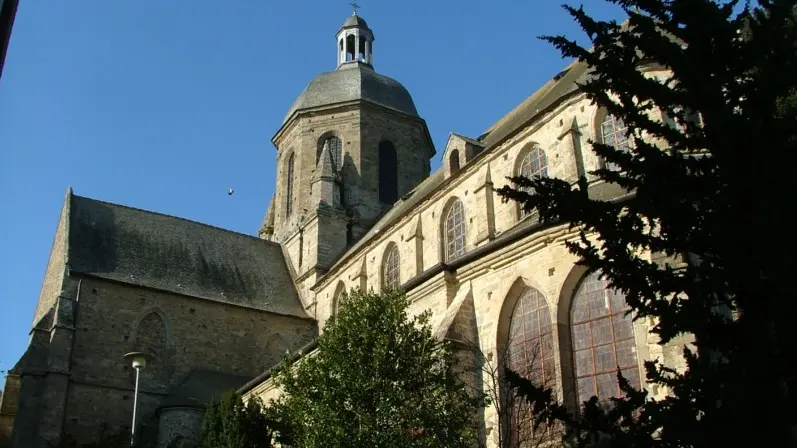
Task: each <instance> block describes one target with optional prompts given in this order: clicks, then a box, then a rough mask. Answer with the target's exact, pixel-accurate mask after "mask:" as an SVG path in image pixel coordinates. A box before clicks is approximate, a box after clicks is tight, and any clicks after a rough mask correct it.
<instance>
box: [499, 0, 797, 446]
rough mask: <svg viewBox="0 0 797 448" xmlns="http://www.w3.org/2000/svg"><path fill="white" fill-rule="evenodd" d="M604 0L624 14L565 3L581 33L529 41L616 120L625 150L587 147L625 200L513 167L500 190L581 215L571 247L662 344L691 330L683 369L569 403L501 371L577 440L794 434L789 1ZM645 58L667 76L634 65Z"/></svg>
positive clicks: (650, 373)
mask: <svg viewBox="0 0 797 448" xmlns="http://www.w3.org/2000/svg"><path fill="white" fill-rule="evenodd" d="M610 2H611V3H614V4H616V5H619V6H620V7H622V8H623V9H624V11H625V13H626V14H627V15H628V19H627V21H625V22H624V23H617V22H614V21H598V20H594V19H592V18H591V17H590V16H589V15H588V14H587V13H586V12H585V11H584V10H583V8H578V9H576V8H572V7H566V9H567V10H568V11H569V12H570V14H571V15H572V16H573V17H574V18H575V20H576V21H577V22H578V23H579V24H580V26H581V28H582V29H583V30H584V31H585V32H586V34H587V35H588V37H589V39H590V41H591V43H592V48H590V49H587V48H584V47H581V46H579V45H578V44H577V43H575V42H574V41H572V40H569V39H567V38H565V37H562V36H557V37H544V38H543V39H545V40H547V41H549V42H551V43H552V44H553V45H554V46H555V47H556V48H558V49H559V50H560V51H561V52H562V54H563V55H565V56H567V57H573V58H577V59H579V60H581V61H583V62H584V63H586V64H587V65H588V66H589V67H590V69H591V71H592V74H593V76H592V77H590V79H589V80H588V81H586V82H585V83H584V84H583V85H582V86H581V89H582V90H583V91H584V92H585V93H586V95H587V96H588V97H589V98H590V99H591V100H592V101H594V102H595V103H597V104H598V105H599V106H600V107H602V108H604V109H605V110H607V111H608V112H609V113H611V114H613V115H614V116H615V117H618V118H620V119H622V121H623V122H624V123H625V124H626V125H627V126H628V136H629V138H630V139H631V140H632V142H633V148H632V149H631V150H630V151H623V150H620V149H618V148H615V147H613V146H609V145H606V144H601V143H598V142H592V147H593V148H594V150H595V152H596V153H597V154H598V156H600V158H602V159H603V160H604V161H606V162H607V163H606V166H607V167H612V169H607V168H604V169H600V170H597V171H596V172H595V173H594V174H595V176H596V177H597V178H598V179H599V180H600V181H605V182H609V183H615V184H618V185H619V186H621V187H623V188H624V189H626V190H627V191H630V192H632V193H633V195H632V196H631V199H628V200H624V201H622V202H617V201H614V202H612V201H599V200H595V199H593V198H591V197H590V196H589V195H588V184H589V182H588V181H587V179H586V178H582V179H580V180H579V182H578V183H577V184H576V185H571V184H569V183H567V182H565V181H562V180H559V179H547V178H539V179H523V178H515V179H513V181H514V182H515V185H516V187H505V188H503V189H501V190H500V192H499V193H500V194H501V195H503V197H504V198H506V199H512V200H516V201H520V203H521V204H522V206H523V208H524V209H525V210H526V211H532V210H538V211H539V214H540V218H541V220H543V221H545V222H562V223H564V222H568V223H571V225H572V226H573V227H574V228H577V229H578V230H579V232H580V235H581V237H580V238H579V239H578V240H576V241H573V242H571V243H569V244H568V248H569V250H570V251H571V252H573V253H574V254H576V255H578V256H579V257H581V259H582V260H583V264H584V265H586V266H588V267H589V268H591V269H596V270H600V271H601V272H602V273H603V275H605V277H606V278H608V280H609V281H610V283H611V285H612V286H613V287H614V288H617V289H619V290H621V291H622V292H623V293H624V294H625V296H626V299H627V301H628V303H629V305H630V306H631V308H632V310H633V313H634V315H635V318H638V319H640V318H642V319H646V320H647V321H650V322H653V327H652V332H653V333H654V334H655V335H657V336H658V337H659V338H660V342H661V343H662V344H668V343H671V342H673V341H674V340H675V338H677V337H679V336H681V335H689V336H690V337H692V338H693V339H694V343H693V344H692V345H691V347H690V348H685V349H684V357H685V361H686V369H685V371H674V370H672V369H670V368H667V367H665V366H663V365H661V364H659V363H656V362H647V363H646V365H645V368H646V376H647V383H648V384H652V385H657V386H659V387H661V388H663V390H666V391H667V392H668V396H667V397H666V398H663V399H654V398H653V397H651V396H649V395H648V394H647V393H646V392H635V391H633V390H632V389H630V388H628V387H627V384H626V383H625V382H623V381H621V385H623V386H624V387H623V389H624V390H625V391H626V396H625V397H623V398H620V399H616V400H613V406H610V410H608V411H606V410H605V407H602V406H599V404H598V403H597V400H595V399H593V400H592V401H591V402H589V403H588V404H587V406H586V407H585V408H582V411H581V412H579V413H576V414H574V413H572V412H570V409H572V408H568V403H565V404H560V403H558V402H557V401H556V400H554V399H553V398H552V396H551V393H550V391H547V390H545V388H542V387H538V386H536V385H534V384H532V383H530V382H528V381H524V380H523V379H522V378H519V377H516V376H512V375H510V380H513V381H514V382H515V384H516V386H517V387H519V388H520V390H522V391H523V393H524V394H526V395H527V396H528V397H530V398H531V399H533V401H534V403H535V411H536V412H535V415H536V416H537V420H538V422H543V421H548V420H562V421H564V422H565V423H566V426H567V427H568V428H570V429H571V430H572V434H571V435H572V436H573V440H574V442H576V443H577V444H580V445H588V444H590V443H594V442H596V441H598V440H601V439H605V440H607V441H609V443H610V444H611V446H639V447H645V446H650V447H654V446H655V447H681V446H690V447H691V446H700V447H702V446H754V445H758V446H795V445H797V439H796V438H795V434H797V408H795V406H794V404H793V403H794V401H795V390H797V381H796V377H795V369H794V368H793V367H791V363H792V360H793V359H794V358H795V355H797V353H796V352H797V350H796V349H797V337H795V336H796V335H795V324H794V316H795V315H797V313H795V311H797V300H795V292H797V291H795V289H796V288H795V282H794V279H793V277H794V273H795V272H797V271H796V269H797V260H796V257H795V255H796V252H797V245H795V243H794V240H793V230H792V227H793V225H792V223H791V222H790V220H789V219H788V218H787V216H789V213H788V212H787V210H789V209H791V206H790V205H788V204H793V199H792V195H793V192H794V191H797V176H795V174H794V169H795V162H797V136H795V133H797V123H796V122H795V118H797V106H796V104H797V89H796V88H795V87H796V86H797V76H795V73H797V50H796V49H797V44H796V42H797V27H795V14H794V11H795V9H794V8H795V1H794V0H771V1H760V2H758V4H757V5H755V7H750V8H747V7H745V8H741V7H740V6H741V5H739V4H737V2H728V1H719V0H713V1H712V0H610ZM740 10H741V12H740ZM742 31H744V32H742ZM656 68H663V69H666V70H668V71H669V73H670V76H669V78H664V79H662V78H656V77H652V76H648V75H647V74H646V73H645V72H646V70H648V69H656ZM695 112H697V113H699V115H700V118H701V119H700V120H695V119H694V118H693V117H694V113H695ZM662 113H664V114H666V116H668V117H671V119H670V120H665V119H663V117H664V116H663V115H662ZM643 137H644V138H643ZM591 182H594V180H591ZM650 254H658V255H663V256H665V257H670V259H677V258H679V257H680V258H681V259H684V258H685V259H687V260H688V261H689V262H688V263H686V265H685V266H683V267H681V268H676V265H677V263H663V262H656V261H654V258H652V257H651V256H650Z"/></svg>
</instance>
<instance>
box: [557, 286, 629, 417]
mask: <svg viewBox="0 0 797 448" xmlns="http://www.w3.org/2000/svg"><path fill="white" fill-rule="evenodd" d="M628 310H629V306H628V304H627V303H626V301H625V295H624V294H622V293H621V292H620V291H618V290H615V289H613V288H611V287H610V286H609V282H608V280H606V279H604V278H602V276H601V273H600V271H592V272H590V273H588V274H587V275H585V276H584V277H582V279H581V281H580V282H579V284H578V286H577V287H576V292H575V294H574V295H573V302H572V304H571V307H570V329H571V339H572V342H573V346H572V349H573V359H574V365H575V376H576V387H577V389H576V390H577V394H578V402H579V403H583V402H584V401H586V400H588V399H589V398H590V397H592V396H593V395H594V396H597V397H598V398H599V399H600V400H608V399H609V398H611V397H617V396H620V395H621V394H622V392H621V391H620V389H619V386H618V384H617V371H618V368H619V370H620V371H621V372H622V373H623V376H624V377H625V378H626V379H627V380H628V381H629V382H630V383H631V385H632V386H635V387H637V388H639V387H640V377H639V365H638V362H637V353H636V342H635V339H634V327H633V322H632V319H631V316H630V315H628V314H627V313H626V312H627V311H628Z"/></svg>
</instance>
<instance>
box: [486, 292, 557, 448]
mask: <svg viewBox="0 0 797 448" xmlns="http://www.w3.org/2000/svg"><path fill="white" fill-rule="evenodd" d="M500 316H501V317H500V320H499V325H498V335H497V336H498V348H499V353H498V355H499V362H500V363H501V364H500V365H502V366H506V367H508V368H509V369H511V370H513V371H515V372H517V373H518V374H520V375H521V376H522V377H524V378H526V379H529V380H531V381H532V382H534V383H535V384H537V385H538V386H544V387H548V388H551V389H553V390H554V391H556V390H557V376H556V370H557V369H556V350H555V345H554V337H555V334H556V331H555V328H554V322H553V314H552V313H551V309H550V307H549V306H548V301H547V299H546V297H545V296H544V295H543V293H542V292H541V291H540V290H539V289H537V288H535V287H534V286H532V285H531V283H530V282H529V281H528V280H526V279H524V278H522V277H521V278H518V279H516V280H515V282H514V283H513V284H512V287H511V288H510V289H509V291H508V292H507V295H506V297H505V298H504V302H503V304H502V307H501V315H500ZM504 393H511V392H509V391H504ZM507 405H508V409H507V410H508V411H509V415H508V416H509V421H508V422H507V423H508V426H507V427H504V428H503V429H502V430H504V431H507V436H508V439H509V440H512V445H513V446H515V445H517V446H526V445H527V444H529V446H531V445H536V444H539V443H543V442H544V441H548V440H552V438H553V432H552V429H551V428H549V427H539V428H537V429H536V430H534V429H533V427H534V425H533V415H532V413H531V409H530V408H529V406H528V403H525V402H523V401H522V400H519V401H518V400H512V399H509V400H508V401H507Z"/></svg>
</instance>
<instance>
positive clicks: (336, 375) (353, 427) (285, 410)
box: [270, 292, 479, 448]
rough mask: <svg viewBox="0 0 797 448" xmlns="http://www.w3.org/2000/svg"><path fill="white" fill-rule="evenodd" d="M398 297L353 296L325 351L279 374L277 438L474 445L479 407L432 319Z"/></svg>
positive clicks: (326, 443) (300, 442) (307, 444)
mask: <svg viewBox="0 0 797 448" xmlns="http://www.w3.org/2000/svg"><path fill="white" fill-rule="evenodd" d="M408 306H409V302H408V301H407V299H406V297H405V296H404V294H402V293H400V292H389V293H384V294H374V293H362V292H354V293H352V294H351V295H349V296H347V297H345V298H344V299H343V302H342V306H341V309H340V312H339V313H338V315H337V316H336V317H335V318H334V319H332V320H330V321H329V322H328V323H327V325H326V326H325V329H324V332H323V334H322V335H321V337H320V338H319V340H318V350H317V351H315V352H313V353H311V354H310V355H308V356H305V357H304V358H302V359H301V360H300V361H298V362H297V363H295V364H293V365H290V364H288V363H287V362H286V363H285V364H284V366H283V368H282V370H281V371H280V372H279V374H278V375H277V376H276V380H277V383H278V384H279V385H280V386H281V387H282V388H283V392H284V395H283V396H282V398H281V399H280V400H279V401H278V402H276V403H274V405H273V406H272V408H271V410H270V412H271V413H272V415H273V416H274V418H275V420H276V421H277V422H278V423H279V424H281V425H282V426H281V428H282V430H281V431H280V435H279V437H278V440H279V441H280V442H283V443H287V444H290V445H291V446H297V447H302V448H312V447H324V448H333V447H344V446H347V447H348V446H363V447H365V446H367V447H376V448H379V447H460V446H468V445H469V444H470V443H472V442H473V436H474V432H475V431H474V429H475V412H476V410H477V409H478V406H479V403H478V401H477V400H475V399H473V398H471V396H470V395H469V394H468V393H467V392H466V388H465V385H464V384H463V383H462V381H460V377H458V376H457V374H456V373H455V372H454V371H453V370H454V369H452V367H453V353H452V351H451V349H450V348H449V346H448V344H447V343H445V342H443V341H440V340H438V339H436V338H435V337H434V336H433V334H432V330H431V327H430V325H429V318H430V313H428V312H426V313H423V314H420V315H418V316H415V317H410V316H409V315H408V313H407V308H408Z"/></svg>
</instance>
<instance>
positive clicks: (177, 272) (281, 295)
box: [66, 190, 308, 318]
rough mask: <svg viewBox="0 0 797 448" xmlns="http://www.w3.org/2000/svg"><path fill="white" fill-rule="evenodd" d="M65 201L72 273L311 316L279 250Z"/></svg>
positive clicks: (153, 216) (180, 222) (223, 233)
mask: <svg viewBox="0 0 797 448" xmlns="http://www.w3.org/2000/svg"><path fill="white" fill-rule="evenodd" d="M70 192H71V190H70ZM67 201H68V204H67V207H68V213H69V215H68V218H67V225H68V227H67V228H68V230H67V232H68V244H67V254H66V258H67V266H68V269H69V271H70V273H78V274H85V275H90V276H94V277H99V278H103V279H107V280H113V281H118V282H123V283H128V284H132V285H137V286H144V287H150V288H155V289H159V290H164V291H168V292H173V293H177V294H183V295H188V296H193V297H197V298H202V299H207V300H212V301H216V302H222V303H228V304H233V305H239V306H245V307H249V308H254V309H258V310H262V311H269V312H274V313H278V314H285V315H291V316H297V317H303V318H307V317H308V316H307V314H306V313H305V311H304V309H303V307H302V304H301V301H300V300H299V295H298V293H297V291H296V287H295V285H294V283H293V280H292V279H291V276H290V273H289V271H288V266H287V264H286V263H285V258H284V256H283V253H282V248H281V247H280V246H279V245H278V244H276V243H272V242H269V241H264V240H261V239H259V238H255V237H253V236H250V235H244V234H240V233H236V232H231V231H229V230H224V229H220V228H218V227H213V226H209V225H206V224H201V223H198V222H194V221H189V220H187V219H182V218H177V217H174V216H167V215H163V214H160V213H155V212H150V211H146V210H140V209H136V208H132V207H126V206H123V205H116V204H111V203H108V202H103V201H98V200H95V199H90V198H85V197H80V196H75V195H72V194H68V196H67Z"/></svg>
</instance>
